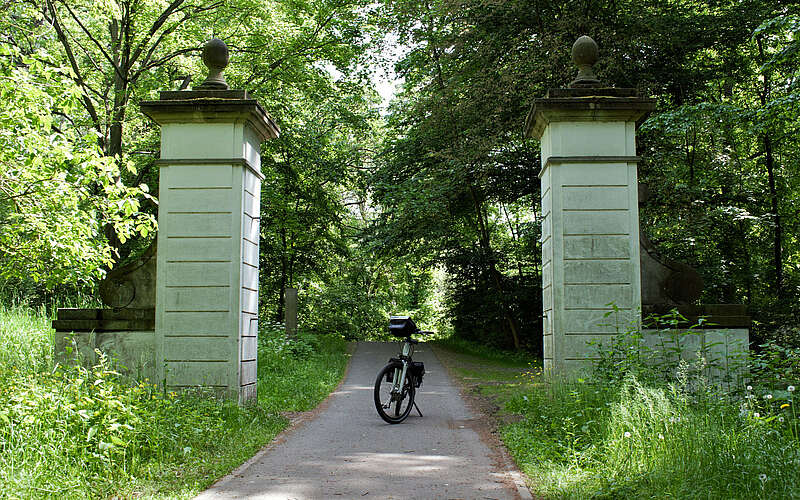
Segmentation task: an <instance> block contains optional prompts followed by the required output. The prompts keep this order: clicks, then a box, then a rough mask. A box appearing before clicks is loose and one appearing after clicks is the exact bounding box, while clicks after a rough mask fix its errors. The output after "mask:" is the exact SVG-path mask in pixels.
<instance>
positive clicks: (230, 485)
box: [196, 342, 527, 500]
mask: <svg viewBox="0 0 800 500" xmlns="http://www.w3.org/2000/svg"><path fill="white" fill-rule="evenodd" d="M398 349H399V344H398V343H389V342H384V343H378V342H362V343H359V344H358V345H357V347H356V350H355V352H354V354H353V356H352V358H351V361H350V366H349V370H348V373H347V376H346V378H345V380H344V382H343V383H342V384H341V386H340V387H339V389H338V390H337V391H336V392H334V393H333V394H332V395H331V397H330V398H329V399H328V400H327V401H326V402H325V403H323V405H322V408H321V410H319V411H317V412H314V414H313V416H312V417H310V418H309V419H308V420H307V421H305V422H302V423H300V424H298V425H295V426H294V428H292V429H290V430H289V431H288V432H287V433H285V434H284V435H282V436H279V438H278V439H277V440H276V442H274V443H273V444H271V445H269V446H267V447H266V448H265V449H264V450H262V451H261V452H259V453H258V454H257V455H256V456H255V457H253V459H251V460H250V461H249V462H247V463H246V464H244V465H243V466H242V467H240V468H239V469H237V470H236V471H234V472H233V473H232V474H231V475H229V476H226V477H225V478H223V479H222V480H220V481H219V482H217V483H216V484H215V485H213V486H212V487H211V488H209V489H208V490H206V491H205V492H203V493H202V494H200V495H199V496H198V497H196V498H197V499H202V500H222V499H233V498H256V499H318V498H319V499H327V498H334V499H335V498H347V499H357V498H381V499H514V498H520V496H519V494H520V493H527V492H524V491H520V492H518V490H517V488H516V487H515V486H514V483H513V480H511V478H510V476H509V474H508V473H507V472H506V471H503V470H498V469H499V468H500V465H498V464H496V463H494V461H493V459H492V458H491V457H492V452H491V450H490V448H489V447H488V446H487V445H486V444H485V443H484V442H482V441H481V438H480V436H479V434H478V433H477V432H476V431H475V430H473V429H472V428H471V427H470V425H471V422H474V420H475V415H473V414H472V413H471V411H470V410H469V409H468V408H467V406H466V405H465V403H464V401H463V399H462V398H461V396H460V395H459V391H458V389H457V387H456V386H455V385H454V384H453V383H452V381H451V380H450V378H449V377H448V375H447V373H446V371H445V369H444V368H443V367H442V365H441V363H439V361H438V360H437V359H436V356H435V355H434V353H433V352H432V351H431V349H430V348H429V347H427V346H425V344H419V345H418V346H417V350H416V352H415V354H414V360H415V361H423V362H424V363H425V371H426V373H425V378H424V382H423V385H422V387H421V388H420V389H418V390H417V397H416V401H417V404H418V405H419V407H420V410H422V413H423V415H424V417H420V416H419V415H418V414H417V412H416V411H415V410H412V413H411V415H410V416H409V417H408V419H406V421H405V422H403V423H401V424H397V425H390V424H387V423H384V421H383V420H381V418H380V417H379V416H378V414H377V412H376V411H375V406H374V404H373V401H372V388H373V384H374V382H375V377H376V376H377V374H378V371H379V370H380V369H381V367H383V365H385V364H386V362H387V361H388V359H389V357H392V356H396V355H397V351H398ZM525 497H527V494H525Z"/></svg>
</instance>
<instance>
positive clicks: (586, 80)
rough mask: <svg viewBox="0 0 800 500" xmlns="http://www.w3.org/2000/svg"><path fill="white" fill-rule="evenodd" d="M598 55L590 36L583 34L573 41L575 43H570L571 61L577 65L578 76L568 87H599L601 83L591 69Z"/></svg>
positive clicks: (595, 44) (595, 45)
mask: <svg viewBox="0 0 800 500" xmlns="http://www.w3.org/2000/svg"><path fill="white" fill-rule="evenodd" d="M599 55H600V52H599V50H598V48H597V43H595V41H594V40H592V39H591V38H590V37H588V36H586V35H583V36H582V37H580V38H578V39H577V40H576V41H575V44H573V45H572V62H574V63H575V65H576V66H577V67H578V76H577V77H576V78H575V80H573V81H572V83H570V84H569V86H570V87H573V88H574V87H599V86H600V85H601V84H600V80H598V79H597V76H596V75H595V74H594V71H593V70H592V66H594V65H595V63H596V62H597V59H598V58H599Z"/></svg>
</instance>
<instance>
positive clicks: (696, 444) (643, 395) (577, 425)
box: [450, 349, 800, 499]
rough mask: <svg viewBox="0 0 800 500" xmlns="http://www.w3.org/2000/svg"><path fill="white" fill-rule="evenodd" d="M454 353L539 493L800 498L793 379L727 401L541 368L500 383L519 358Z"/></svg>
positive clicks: (684, 388)
mask: <svg viewBox="0 0 800 500" xmlns="http://www.w3.org/2000/svg"><path fill="white" fill-rule="evenodd" d="M451 356H453V359H452V360H451V361H450V364H451V365H453V366H454V367H455V368H454V370H453V371H454V372H455V373H456V375H457V376H459V377H460V378H461V379H462V381H463V382H465V383H466V384H468V385H469V386H471V387H472V389H473V392H475V393H477V394H481V395H483V396H484V397H486V398H488V399H491V400H492V401H493V403H494V404H495V405H497V406H499V407H500V410H499V415H498V416H499V417H501V418H499V419H498V420H499V421H500V422H509V423H506V424H501V425H500V428H499V431H500V435H501V437H502V439H503V441H504V443H505V445H506V446H507V448H508V449H509V451H510V452H511V454H512V456H513V457H514V459H515V460H516V462H517V464H518V465H519V467H520V469H521V470H522V471H523V472H524V473H525V474H526V476H527V477H528V480H529V485H530V487H531V490H532V491H533V492H534V494H535V495H537V496H540V497H542V498H547V499H550V498H554V499H555V498H574V499H584V498H698V499H699V498H731V499H751V498H764V499H766V498H770V499H775V498H800V474H798V470H800V439H798V429H800V421H798V416H799V414H798V411H797V409H796V407H795V404H796V403H797V401H796V399H795V395H796V394H797V392H796V391H793V392H789V391H788V390H787V387H788V386H786V383H787V382H784V383H783V385H781V386H776V387H774V388H767V387H762V388H753V389H750V390H745V389H744V388H743V391H742V392H741V393H735V394H724V393H721V392H719V391H717V390H716V389H714V388H713V387H712V386H709V385H706V386H702V385H701V386H698V385H697V384H690V385H682V384H680V383H673V384H668V383H657V382H654V381H649V382H646V383H645V382H641V381H640V379H639V378H637V377H635V376H627V377H622V378H621V379H615V380H609V379H608V378H605V377H602V376H598V377H596V378H588V379H585V380H569V379H564V378H557V377H552V376H547V375H543V374H541V371H540V370H538V369H537V368H536V366H535V365H531V368H530V369H528V370H526V371H523V372H522V373H520V374H519V375H518V376H516V377H513V376H509V375H510V373H511V370H509V371H508V372H507V374H506V376H505V377H501V376H500V375H499V374H500V372H501V371H502V370H498V367H505V368H510V367H518V366H519V363H518V357H517V356H512V357H509V358H508V359H507V360H506V361H503V360H502V359H499V358H501V357H502V356H501V355H500V354H499V353H496V352H494V353H490V354H489V355H488V356H487V357H485V358H483V357H482V356H481V354H480V349H471V350H470V349H459V350H458V351H454V352H453V353H451ZM481 364H483V365H484V366H486V368H487V369H486V371H485V372H482V370H481V369H480V366H481ZM459 365H461V367H460V368H459ZM482 373H484V374H485V375H482ZM642 380H644V378H643V379H642ZM488 406H489V407H491V406H494V405H488Z"/></svg>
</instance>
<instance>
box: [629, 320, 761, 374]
mask: <svg viewBox="0 0 800 500" xmlns="http://www.w3.org/2000/svg"><path fill="white" fill-rule="evenodd" d="M749 345H750V330H749V329H747V328H707V329H694V330H686V329H681V328H678V329H670V328H662V329H644V330H642V348H641V351H642V355H643V356H644V357H645V360H646V362H648V363H649V364H653V365H656V366H664V367H665V368H666V369H669V370H671V371H674V372H675V373H670V375H675V376H676V377H677V376H679V373H678V370H679V368H676V367H678V366H679V365H681V362H683V366H685V367H686V368H687V369H688V370H690V371H691V372H693V373H698V374H702V375H704V376H705V377H706V378H707V379H708V380H709V381H710V382H713V383H729V384H739V383H741V382H743V381H744V379H745V378H746V376H747V372H746V366H747V356H748V353H749Z"/></svg>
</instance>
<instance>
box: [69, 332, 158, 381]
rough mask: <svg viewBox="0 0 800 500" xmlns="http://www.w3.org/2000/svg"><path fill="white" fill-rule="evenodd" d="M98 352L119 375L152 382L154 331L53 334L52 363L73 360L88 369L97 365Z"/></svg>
mask: <svg viewBox="0 0 800 500" xmlns="http://www.w3.org/2000/svg"><path fill="white" fill-rule="evenodd" d="M98 351H99V352H101V353H103V354H105V355H106V356H107V357H108V359H109V360H110V361H111V362H112V366H113V367H114V368H115V369H116V370H117V371H119V372H120V373H121V374H123V375H125V376H129V377H131V378H133V379H135V380H145V379H148V380H149V381H150V382H153V383H155V382H156V379H157V377H158V375H157V373H158V371H157V370H156V332H155V330H140V331H106V332H103V331H101V332H58V331H57V332H56V333H55V354H56V360H57V361H59V362H61V363H72V362H74V360H75V359H76V358H77V359H78V360H80V362H81V363H82V364H83V365H84V366H86V367H87V368H88V367H91V366H94V365H96V364H97V363H98V361H99V355H98Z"/></svg>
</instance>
